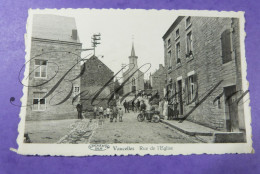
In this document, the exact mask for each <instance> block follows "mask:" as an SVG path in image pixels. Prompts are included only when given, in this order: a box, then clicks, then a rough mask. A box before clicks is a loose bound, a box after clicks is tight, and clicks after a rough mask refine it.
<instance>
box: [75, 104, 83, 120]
mask: <svg viewBox="0 0 260 174" xmlns="http://www.w3.org/2000/svg"><path fill="white" fill-rule="evenodd" d="M76 108H77V111H78V119H82V105H81V104H80V103H78V104H77V106H76Z"/></svg>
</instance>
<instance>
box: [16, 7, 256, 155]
mask: <svg viewBox="0 0 260 174" xmlns="http://www.w3.org/2000/svg"><path fill="white" fill-rule="evenodd" d="M244 26H245V18H244V13H243V12H218V11H188V10H141V9H126V10H120V9H117V10H116V9H61V10H57V9H43V10H40V9H37V10H29V15H28V21H27V33H26V35H25V44H26V58H25V64H24V66H23V67H21V70H20V74H19V80H20V81H21V83H22V84H23V86H24V87H23V94H24V95H23V97H22V99H21V102H22V105H21V112H20V118H21V121H20V124H19V130H18V131H19V136H18V138H17V142H18V144H19V148H18V150H17V153H18V154H23V155H53V156H55V155H60V156H91V155H110V156H111V155H146V154H148V155H178V154H183V155H188V154H203V153H206V154H225V153H253V149H252V139H251V137H252V130H251V126H250V123H251V113H250V107H249V104H250V100H249V91H248V86H249V84H248V81H247V79H246V75H247V71H246V69H247V66H246V58H245V45H244V40H245V35H246V34H245V28H244ZM12 102H13V103H15V101H14V100H13V101H12Z"/></svg>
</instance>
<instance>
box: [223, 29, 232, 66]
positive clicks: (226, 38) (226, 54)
mask: <svg viewBox="0 0 260 174" xmlns="http://www.w3.org/2000/svg"><path fill="white" fill-rule="evenodd" d="M221 46H222V62H223V64H224V63H227V62H229V61H231V60H232V54H231V53H232V51H231V32H230V30H229V29H228V30H225V31H224V32H223V33H222V34H221Z"/></svg>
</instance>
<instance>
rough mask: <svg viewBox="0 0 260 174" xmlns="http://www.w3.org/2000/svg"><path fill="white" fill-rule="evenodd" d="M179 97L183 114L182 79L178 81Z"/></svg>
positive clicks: (181, 113)
mask: <svg viewBox="0 0 260 174" xmlns="http://www.w3.org/2000/svg"><path fill="white" fill-rule="evenodd" d="M178 99H179V110H180V112H179V113H180V115H183V102H182V81H181V80H179V81H178Z"/></svg>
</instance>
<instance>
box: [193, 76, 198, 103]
mask: <svg viewBox="0 0 260 174" xmlns="http://www.w3.org/2000/svg"><path fill="white" fill-rule="evenodd" d="M193 80H194V92H195V94H194V95H195V96H194V99H193V101H195V102H197V101H198V89H199V86H198V76H197V74H194V75H193Z"/></svg>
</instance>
